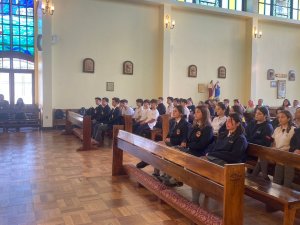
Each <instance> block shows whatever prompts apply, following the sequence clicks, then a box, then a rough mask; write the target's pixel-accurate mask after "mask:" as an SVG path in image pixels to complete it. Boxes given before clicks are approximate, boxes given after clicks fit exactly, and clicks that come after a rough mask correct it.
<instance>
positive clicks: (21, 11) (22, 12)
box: [20, 7, 26, 16]
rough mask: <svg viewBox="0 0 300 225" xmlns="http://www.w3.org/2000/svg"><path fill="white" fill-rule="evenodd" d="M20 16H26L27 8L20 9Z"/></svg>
mask: <svg viewBox="0 0 300 225" xmlns="http://www.w3.org/2000/svg"><path fill="white" fill-rule="evenodd" d="M20 15H24V16H26V8H23V7H20Z"/></svg>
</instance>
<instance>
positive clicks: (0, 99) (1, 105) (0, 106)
mask: <svg viewBox="0 0 300 225" xmlns="http://www.w3.org/2000/svg"><path fill="white" fill-rule="evenodd" d="M8 109H9V103H8V101H6V100H4V95H3V94H0V120H7V119H8V113H7V112H1V111H2V110H4V111H5V110H8Z"/></svg>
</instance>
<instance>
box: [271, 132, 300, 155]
mask: <svg viewBox="0 0 300 225" xmlns="http://www.w3.org/2000/svg"><path fill="white" fill-rule="evenodd" d="M294 129H295V128H294V127H291V129H290V131H289V132H288V133H287V131H286V129H282V128H281V127H277V128H276V129H275V130H274V133H273V135H272V138H274V147H275V148H277V149H278V150H283V151H289V149H290V141H291V138H292V137H293V135H294V133H295V131H294Z"/></svg>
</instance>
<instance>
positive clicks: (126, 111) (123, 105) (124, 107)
mask: <svg viewBox="0 0 300 225" xmlns="http://www.w3.org/2000/svg"><path fill="white" fill-rule="evenodd" d="M120 109H121V111H122V116H124V115H126V116H133V114H134V110H133V109H132V108H131V107H130V106H128V100H127V99H122V100H121V101H120Z"/></svg>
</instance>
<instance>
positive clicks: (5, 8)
mask: <svg viewBox="0 0 300 225" xmlns="http://www.w3.org/2000/svg"><path fill="white" fill-rule="evenodd" d="M3 13H4V14H9V4H3Z"/></svg>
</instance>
